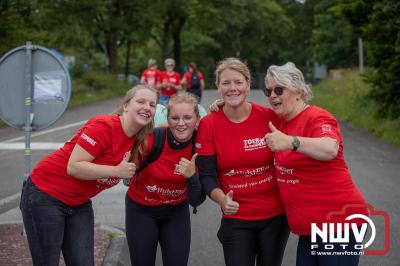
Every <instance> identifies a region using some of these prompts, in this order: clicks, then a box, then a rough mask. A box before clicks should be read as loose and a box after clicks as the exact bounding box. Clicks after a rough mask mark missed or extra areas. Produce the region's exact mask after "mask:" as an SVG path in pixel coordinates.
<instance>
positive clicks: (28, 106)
mask: <svg viewBox="0 0 400 266" xmlns="http://www.w3.org/2000/svg"><path fill="white" fill-rule="evenodd" d="M33 49H34V47H33V46H32V43H31V42H26V46H25V50H26V56H25V58H26V62H25V85H26V90H25V127H24V132H25V173H24V182H26V180H28V177H29V173H30V171H31V132H32V127H31V123H32V118H31V111H32V94H33V93H32V92H33V88H32V87H33V86H32V50H33Z"/></svg>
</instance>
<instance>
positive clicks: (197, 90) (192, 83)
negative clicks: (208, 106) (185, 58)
mask: <svg viewBox="0 0 400 266" xmlns="http://www.w3.org/2000/svg"><path fill="white" fill-rule="evenodd" d="M181 83H182V85H186V91H187V92H189V93H192V94H194V95H195V96H196V97H197V100H198V101H199V103H200V102H201V95H202V91H203V90H204V87H205V82H204V76H203V73H201V72H200V71H198V70H197V66H196V64H195V63H193V62H192V63H190V64H189V70H188V71H187V72H186V73H185V74H184V75H183V78H182V82H181Z"/></svg>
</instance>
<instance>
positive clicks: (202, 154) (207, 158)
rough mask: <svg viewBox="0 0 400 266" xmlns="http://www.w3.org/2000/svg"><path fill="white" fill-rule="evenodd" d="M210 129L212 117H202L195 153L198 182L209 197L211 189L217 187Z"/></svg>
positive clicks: (212, 138)
mask: <svg viewBox="0 0 400 266" xmlns="http://www.w3.org/2000/svg"><path fill="white" fill-rule="evenodd" d="M212 127H213V120H212V117H211V116H210V115H209V116H206V117H204V118H203V119H202V120H201V121H200V125H199V130H198V131H197V138H196V153H197V154H198V155H199V156H198V157H197V161H196V162H197V167H198V169H199V175H200V182H201V185H202V186H203V190H204V192H205V193H206V194H207V195H208V196H210V194H211V192H212V191H213V189H215V188H218V187H219V183H218V181H217V177H218V175H217V163H216V162H217V159H216V156H215V150H214V135H213V130H212Z"/></svg>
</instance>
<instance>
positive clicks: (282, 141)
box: [265, 121, 292, 152]
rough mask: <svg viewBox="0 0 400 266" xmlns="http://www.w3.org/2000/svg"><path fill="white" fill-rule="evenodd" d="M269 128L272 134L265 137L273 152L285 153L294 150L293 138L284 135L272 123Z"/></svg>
mask: <svg viewBox="0 0 400 266" xmlns="http://www.w3.org/2000/svg"><path fill="white" fill-rule="evenodd" d="M268 127H269V129H270V130H271V133H268V134H266V135H265V141H266V142H267V145H268V148H270V150H271V151H274V152H275V151H284V150H290V149H291V148H292V137H290V136H288V135H286V134H284V133H282V132H281V131H280V130H278V129H277V128H276V127H275V126H274V125H273V124H272V122H271V121H270V122H269V123H268Z"/></svg>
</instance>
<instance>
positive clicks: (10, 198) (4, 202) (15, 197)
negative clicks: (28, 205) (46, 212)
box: [0, 192, 21, 206]
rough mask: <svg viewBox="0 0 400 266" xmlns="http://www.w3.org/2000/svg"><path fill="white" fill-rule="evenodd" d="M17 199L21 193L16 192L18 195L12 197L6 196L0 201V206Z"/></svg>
mask: <svg viewBox="0 0 400 266" xmlns="http://www.w3.org/2000/svg"><path fill="white" fill-rule="evenodd" d="M19 197H21V192H18V193H16V194H14V195H11V196H8V197H6V198H4V199H0V206H2V205H4V204H6V203H9V202H10V201H13V200H16V199H18V198H19Z"/></svg>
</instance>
